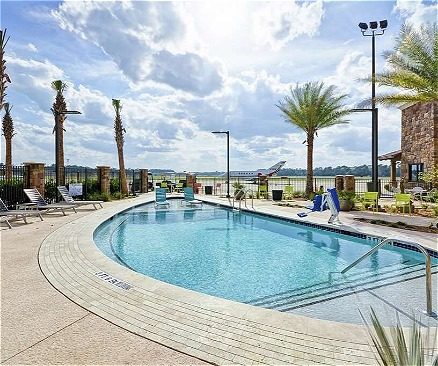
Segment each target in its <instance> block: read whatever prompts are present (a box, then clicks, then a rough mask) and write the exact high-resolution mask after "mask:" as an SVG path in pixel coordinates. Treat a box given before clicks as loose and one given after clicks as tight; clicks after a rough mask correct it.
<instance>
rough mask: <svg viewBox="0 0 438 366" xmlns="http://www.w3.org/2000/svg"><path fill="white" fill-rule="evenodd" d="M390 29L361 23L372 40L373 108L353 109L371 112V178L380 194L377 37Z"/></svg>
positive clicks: (365, 35) (373, 22)
mask: <svg viewBox="0 0 438 366" xmlns="http://www.w3.org/2000/svg"><path fill="white" fill-rule="evenodd" d="M387 27H388V21H387V20H386V19H385V20H381V21H379V22H376V21H372V22H370V23H369V25H368V24H367V23H359V28H360V31H361V32H362V35H363V36H364V37H372V38H371V55H372V64H371V108H368V109H367V108H361V109H353V110H352V111H353V112H368V111H369V112H371V131H372V132H371V135H372V137H371V145H372V147H371V162H372V163H371V165H372V168H371V177H372V181H373V191H374V192H378V180H379V172H378V165H377V164H378V161H377V156H378V133H379V132H378V120H379V110H378V108H376V80H375V79H376V36H381V35H383V34H384V33H385V30H386V28H387Z"/></svg>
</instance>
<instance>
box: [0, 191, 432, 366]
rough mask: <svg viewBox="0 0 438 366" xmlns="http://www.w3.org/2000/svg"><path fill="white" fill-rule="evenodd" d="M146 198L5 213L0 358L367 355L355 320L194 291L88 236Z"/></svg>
mask: <svg viewBox="0 0 438 366" xmlns="http://www.w3.org/2000/svg"><path fill="white" fill-rule="evenodd" d="M205 199H208V200H210V201H215V200H218V201H217V202H219V201H220V202H224V200H222V199H218V198H212V197H208V198H207V197H206V198H205ZM150 200H153V194H147V195H142V196H141V197H139V198H136V199H130V200H124V201H120V202H112V203H108V204H106V205H105V208H104V209H102V210H98V211H88V212H87V213H85V212H82V210H81V213H79V214H77V215H75V214H70V215H69V216H67V217H62V216H57V215H55V214H54V215H46V216H45V217H46V219H45V221H44V222H41V223H38V222H36V221H35V222H33V223H32V224H30V225H18V223H17V222H13V226H14V229H13V230H7V229H5V230H2V355H1V360H2V363H10V364H23V363H28V364H38V363H41V364H48V363H61V364H67V363H69V364H71V363H74V364H90V363H99V364H120V363H136V364H166V365H167V364H195V363H196V364H200V363H202V361H200V360H199V359H196V358H193V357H189V356H187V355H185V354H183V353H180V352H176V351H173V350H172V349H170V348H167V347H171V348H173V349H176V350H178V351H181V352H185V353H187V354H190V355H193V356H195V357H198V358H201V359H203V360H206V361H209V362H214V363H218V364H231V363H232V364H235V363H243V364H249V363H265V364H267V363H270V364H279V363H283V364H284V363H293V364H309V363H325V364H339V363H347V364H349V363H356V364H357V363H375V361H374V358H373V355H372V354H371V352H370V349H369V347H368V344H367V338H366V333H365V332H364V328H363V327H362V326H356V325H351V324H342V323H335V322H329V321H322V320H318V319H311V318H308V317H303V316H296V315H290V314H284V313H278V312H274V311H271V310H266V309H262V308H254V307H251V306H248V305H244V304H239V303H235V302H231V301H227V300H223V299H218V298H214V297H211V296H207V295H203V294H199V293H195V292H193V291H189V290H185V289H181V288H178V287H175V286H172V285H168V284H164V283H162V282H160V281H156V280H153V279H151V278H148V277H146V276H143V275H140V274H138V273H135V272H132V271H130V270H129V269H127V268H125V267H122V266H120V265H118V264H117V263H115V262H112V261H111V260H110V259H109V258H107V257H105V256H104V255H103V254H102V253H101V252H100V251H99V250H98V249H97V248H96V247H95V245H94V243H93V242H92V232H93V231H94V228H95V227H96V226H97V225H98V224H99V223H100V222H102V221H103V220H105V219H107V218H109V217H111V216H112V215H114V214H115V213H117V212H119V211H120V210H122V209H125V208H128V207H130V206H132V205H134V204H140V203H142V202H146V201H150ZM256 208H257V210H260V211H266V212H268V211H271V210H272V211H273V212H272V213H274V214H281V215H284V216H287V215H286V213H287V214H291V215H294V216H295V213H294V211H293V209H291V208H287V207H278V206H273V205H272V202H269V201H261V202H258V203H257V204H256ZM270 213H271V212H270ZM307 219H311V220H315V221H317V220H321V221H322V222H324V221H325V218H319V217H318V218H316V217H309V218H307ZM342 219H343V220H345V221H347V217H344V216H342ZM346 224H347V223H346ZM358 224H360V225H362V226H363V227H368V228H369V229H370V230H372V231H371V232H373V233H375V234H376V227H375V226H374V225H368V226H367V224H364V223H357V222H354V226H355V227H357V226H360V225H358ZM382 229H383V230H384V232H387V231H388V230H387V228H382ZM391 230H393V231H395V233H398V234H400V232H401V230H396V229H391ZM386 236H387V235H386ZM404 236H407V237H409V236H410V233H407V234H406V233H405V235H404ZM420 236H421V238H420V239H421V240H422V242H423V241H424V242H423V244H426V245H428V246H431V247H432V248H434V247H435V248H436V237H435V238H432V237H431V235H430V234H427V236H424V237H423V236H422V235H420ZM415 238H417V241H419V240H418V236H415ZM43 240H44V241H43ZM434 241H435V242H434ZM41 242H43V244H42V245H41ZM434 244H435V246H434ZM40 245H41V249H40V253H39V261H40V266H41V269H42V271H43V272H44V274H45V276H46V277H47V279H48V280H49V281H50V283H51V284H52V285H53V286H54V287H55V288H57V289H58V290H59V291H61V292H62V293H63V294H64V295H65V296H66V297H67V298H69V299H71V300H72V301H74V302H75V303H76V304H79V305H80V306H78V305H76V304H74V303H73V302H71V301H70V300H68V299H67V298H66V297H64V296H63V295H61V294H60V293H59V292H57V291H56V290H54V289H53V287H51V286H50V285H49V284H48V282H47V281H46V279H45V278H44V276H43V275H42V274H41V271H40V268H39V266H38V261H37V256H38V249H39V247H40ZM101 272H105V273H106V274H108V275H110V276H111V277H105V276H104V275H102V273H101ZM99 273H100V274H99ZM112 280H114V281H116V280H120V281H121V282H119V283H116V284H114V283H111V281H112ZM114 281H113V282H114ZM117 284H118V285H119V286H122V287H119V286H117ZM123 284H128V285H130V286H132V287H130V288H129V289H127V287H123ZM95 314H96V315H97V316H96V315H95ZM102 318H103V319H107V320H108V321H109V322H111V323H113V324H116V325H119V327H117V326H115V325H113V324H110V323H108V322H107V321H105V320H103V319H102ZM130 332H133V333H135V334H138V335H135V334H133V333H130ZM150 340H152V341H155V342H157V343H154V342H152V341H150ZM160 344H163V345H165V346H167V347H163V346H160Z"/></svg>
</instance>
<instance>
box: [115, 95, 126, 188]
mask: <svg viewBox="0 0 438 366" xmlns="http://www.w3.org/2000/svg"><path fill="white" fill-rule="evenodd" d="M113 107H114V110H115V111H116V118H115V119H114V137H115V139H116V144H117V154H118V156H119V171H120V176H119V177H120V187H121V188H120V190H121V193H122V195H128V184H127V182H126V171H125V160H124V157H123V144H124V143H125V137H124V134H125V133H126V130H125V129H124V128H123V123H122V118H121V117H120V111H121V109H122V105H121V104H120V99H113Z"/></svg>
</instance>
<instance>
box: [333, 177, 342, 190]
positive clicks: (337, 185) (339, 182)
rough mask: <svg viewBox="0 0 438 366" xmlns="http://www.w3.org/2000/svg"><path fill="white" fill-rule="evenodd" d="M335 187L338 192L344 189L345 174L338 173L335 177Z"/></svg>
mask: <svg viewBox="0 0 438 366" xmlns="http://www.w3.org/2000/svg"><path fill="white" fill-rule="evenodd" d="M335 188H336V190H337V191H338V192H341V191H343V190H344V176H343V175H337V176H336V177H335Z"/></svg>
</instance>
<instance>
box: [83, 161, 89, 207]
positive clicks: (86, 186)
mask: <svg viewBox="0 0 438 366" xmlns="http://www.w3.org/2000/svg"><path fill="white" fill-rule="evenodd" d="M87 188H88V174H87V168H85V170H84V184H83V189H84V191H83V197H84V200H87V193H88V192H87Z"/></svg>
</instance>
